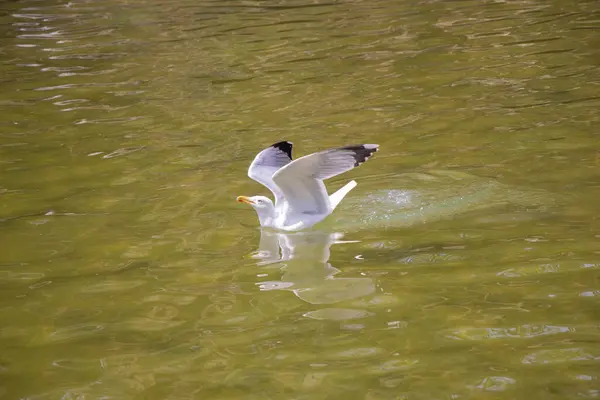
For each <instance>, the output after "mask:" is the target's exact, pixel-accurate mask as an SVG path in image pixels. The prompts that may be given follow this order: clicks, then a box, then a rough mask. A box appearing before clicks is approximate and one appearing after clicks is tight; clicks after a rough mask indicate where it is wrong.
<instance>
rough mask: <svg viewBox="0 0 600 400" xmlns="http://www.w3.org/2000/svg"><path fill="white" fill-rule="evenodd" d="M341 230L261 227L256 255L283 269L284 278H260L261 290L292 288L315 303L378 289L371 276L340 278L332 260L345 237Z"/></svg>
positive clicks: (339, 299) (260, 263) (259, 263)
mask: <svg viewBox="0 0 600 400" xmlns="http://www.w3.org/2000/svg"><path fill="white" fill-rule="evenodd" d="M342 237H343V235H342V234H340V233H328V232H319V231H312V232H306V231H304V232H294V233H283V232H275V231H271V230H268V229H261V236H260V244H259V249H258V250H257V251H256V252H255V253H254V254H253V255H252V257H253V258H255V259H258V260H259V262H258V265H261V266H267V265H275V266H277V267H278V268H279V267H280V268H281V270H282V273H283V274H282V277H281V280H280V281H266V282H259V283H258V285H259V287H260V289H261V290H264V291H267V290H289V291H291V292H293V293H294V294H295V295H296V296H297V297H298V298H300V299H301V300H303V301H306V302H308V303H311V304H333V303H338V302H342V301H345V300H352V299H357V298H360V297H363V296H366V295H369V294H371V293H373V292H374V291H375V284H374V282H373V280H372V279H370V278H366V277H365V278H338V277H335V275H336V274H338V273H339V272H340V270H338V269H337V268H334V267H333V266H332V265H331V264H330V263H329V256H330V248H331V246H332V245H334V244H344V243H355V242H349V241H342V240H341V239H342Z"/></svg>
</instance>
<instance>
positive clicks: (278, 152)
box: [237, 141, 379, 231]
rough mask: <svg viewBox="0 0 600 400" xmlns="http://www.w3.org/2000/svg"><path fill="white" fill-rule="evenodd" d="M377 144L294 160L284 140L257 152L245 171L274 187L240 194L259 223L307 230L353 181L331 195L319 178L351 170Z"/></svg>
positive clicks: (327, 211)
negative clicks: (270, 195) (256, 193)
mask: <svg viewBox="0 0 600 400" xmlns="http://www.w3.org/2000/svg"><path fill="white" fill-rule="evenodd" d="M378 148H379V145H377V144H360V145H353V146H344V147H338V148H335V149H330V150H325V151H321V152H318V153H313V154H309V155H307V156H304V157H300V158H298V159H296V160H294V161H292V143H291V142H287V141H283V142H278V143H275V144H273V145H272V146H270V147H267V148H266V149H264V150H263V151H261V152H260V153H258V154H257V155H256V157H255V158H254V161H252V164H250V168H249V169H248V176H249V177H250V178H251V179H253V180H255V181H256V182H258V183H260V184H262V185H264V186H266V187H267V189H269V190H270V191H271V192H273V195H274V196H275V203H273V202H272V201H271V199H269V198H268V197H265V196H252V197H246V196H238V197H237V201H239V202H240V203H246V204H250V205H251V206H252V207H253V208H254V209H255V210H256V213H257V214H258V220H259V222H260V225H261V226H262V227H265V228H274V229H278V230H283V231H299V230H302V229H307V228H310V227H312V226H313V225H315V224H317V223H319V222H321V221H322V220H324V219H325V218H326V217H327V216H328V215H329V214H331V213H332V212H333V210H335V208H336V207H337V206H338V204H340V202H341V201H342V199H343V198H344V196H346V195H347V194H348V192H350V191H351V190H352V189H354V188H355V187H356V185H357V183H356V181H354V180H353V181H350V182H348V183H347V184H346V185H344V186H343V187H342V188H340V189H339V190H338V191H336V192H335V193H333V194H332V195H331V196H330V195H328V194H327V189H326V188H325V184H324V183H323V181H324V180H325V179H329V178H332V177H334V176H336V175H339V174H342V173H344V172H346V171H350V170H351V169H353V168H354V167H358V166H359V165H360V164H362V163H364V162H365V161H367V160H368V159H369V157H371V156H372V155H373V153H375V152H376V151H377V149H378Z"/></svg>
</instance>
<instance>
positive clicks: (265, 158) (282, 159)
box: [248, 142, 292, 203]
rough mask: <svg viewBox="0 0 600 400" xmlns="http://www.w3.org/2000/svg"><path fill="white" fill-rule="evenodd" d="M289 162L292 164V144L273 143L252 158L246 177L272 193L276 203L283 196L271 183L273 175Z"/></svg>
mask: <svg viewBox="0 0 600 400" xmlns="http://www.w3.org/2000/svg"><path fill="white" fill-rule="evenodd" d="M290 162H292V143H291V142H279V143H275V144H274V145H272V146H270V147H267V148H266V149H264V150H263V151H261V152H260V153H258V154H257V155H256V157H254V160H253V161H252V163H251V164H250V168H248V176H249V177H250V178H252V179H254V180H255V181H256V182H258V183H260V184H262V185H264V186H266V187H267V189H269V190H270V191H271V192H273V195H274V196H275V203H277V202H280V201H281V200H282V199H283V194H282V192H281V190H280V189H279V187H278V186H277V185H276V184H275V182H273V174H275V172H277V171H278V170H279V169H280V168H282V167H284V166H286V165H287V164H289V163H290Z"/></svg>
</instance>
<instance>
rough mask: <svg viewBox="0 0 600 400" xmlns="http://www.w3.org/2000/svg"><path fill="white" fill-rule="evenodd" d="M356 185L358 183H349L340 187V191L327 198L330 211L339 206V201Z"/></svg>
mask: <svg viewBox="0 0 600 400" xmlns="http://www.w3.org/2000/svg"><path fill="white" fill-rule="evenodd" d="M356 185H358V183H356V181H350V182H348V183H346V184H345V185H344V186H342V187H341V188H340V189H338V191H337V192H335V193H334V194H332V195H331V196H329V203H330V204H331V210H332V211H333V210H335V208H336V207H337V205H338V204H340V201H342V199H343V198H344V197H345V196H346V195H347V194H348V193H349V192H350V191H351V190H352V189H354V188H355V187H356Z"/></svg>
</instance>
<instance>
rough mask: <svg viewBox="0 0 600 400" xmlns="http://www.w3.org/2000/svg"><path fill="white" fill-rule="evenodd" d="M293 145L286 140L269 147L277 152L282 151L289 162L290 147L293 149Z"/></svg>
mask: <svg viewBox="0 0 600 400" xmlns="http://www.w3.org/2000/svg"><path fill="white" fill-rule="evenodd" d="M293 145H294V144H293V143H292V142H288V141H287V140H284V141H282V142H277V143H274V144H272V145H271V147H274V148H276V149H278V150H281V151H283V152H284V153H285V154H286V155H287V156H288V157H289V158H290V160H291V159H292V147H293Z"/></svg>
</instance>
